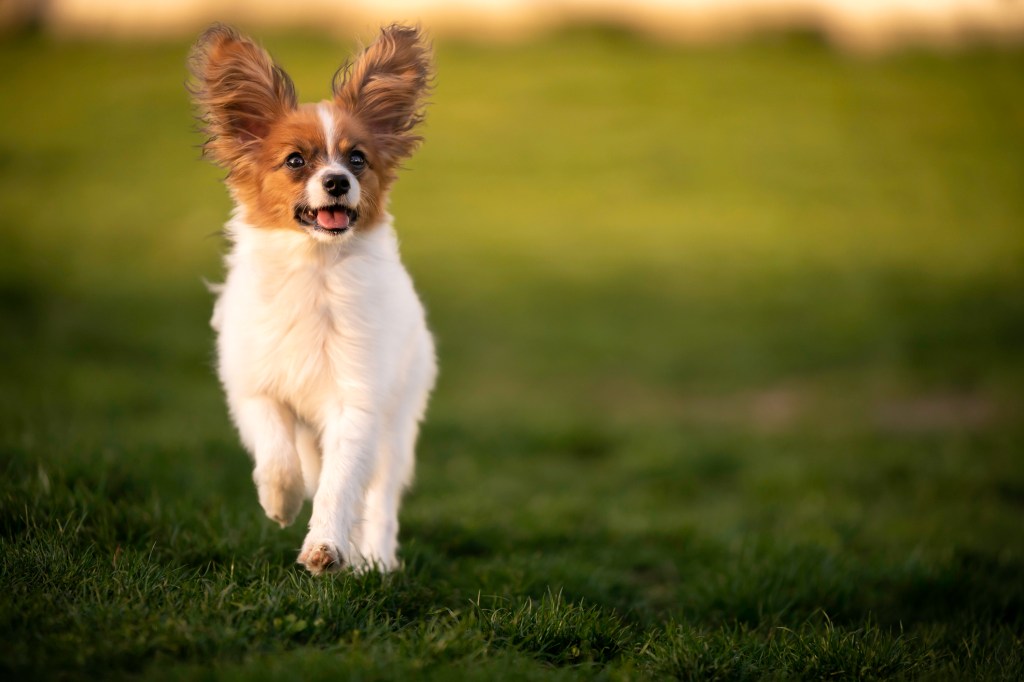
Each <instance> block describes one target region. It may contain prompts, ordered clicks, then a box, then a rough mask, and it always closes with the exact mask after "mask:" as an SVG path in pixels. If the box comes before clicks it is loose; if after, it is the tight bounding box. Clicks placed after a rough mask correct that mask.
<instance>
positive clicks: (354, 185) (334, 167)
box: [306, 102, 361, 207]
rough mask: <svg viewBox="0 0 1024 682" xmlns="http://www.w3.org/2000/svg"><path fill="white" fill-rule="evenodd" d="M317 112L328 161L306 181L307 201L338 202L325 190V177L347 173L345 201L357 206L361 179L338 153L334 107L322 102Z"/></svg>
mask: <svg viewBox="0 0 1024 682" xmlns="http://www.w3.org/2000/svg"><path fill="white" fill-rule="evenodd" d="M316 113H317V115H318V116H319V117H320V124H321V125H322V126H323V128H324V139H325V140H326V141H327V163H325V164H324V165H323V166H322V167H321V168H320V169H319V170H318V171H317V172H315V173H314V174H313V175H312V176H311V177H310V178H309V180H307V181H306V203H307V204H309V205H310V206H313V207H318V206H326V205H328V204H333V203H336V201H337V198H335V197H332V196H330V195H328V194H327V192H326V191H325V190H324V185H323V183H324V177H325V176H327V175H345V176H347V177H348V181H349V190H348V192H347V193H346V194H345V196H344V201H345V203H347V204H348V205H349V206H352V207H356V206H358V205H359V199H360V196H361V192H360V187H359V181H358V180H357V179H356V176H355V175H353V174H352V172H351V171H350V170H349V169H348V168H346V167H345V166H344V165H343V163H342V161H341V158H340V157H339V155H338V128H337V121H336V120H335V118H334V107H333V105H332V104H331V103H330V102H321V103H320V104H318V105H317V107H316Z"/></svg>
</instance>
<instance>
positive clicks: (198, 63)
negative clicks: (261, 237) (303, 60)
mask: <svg viewBox="0 0 1024 682" xmlns="http://www.w3.org/2000/svg"><path fill="white" fill-rule="evenodd" d="M190 64H191V70H192V74H193V77H194V81H193V83H192V84H191V87H190V89H191V92H192V95H193V97H194V99H195V102H196V105H197V107H198V109H199V114H200V120H201V122H202V125H203V129H204V131H205V132H206V133H207V134H208V136H209V139H208V140H207V141H206V143H205V144H204V146H203V149H204V153H205V154H206V155H208V156H209V157H210V158H212V159H213V160H214V161H215V162H216V163H218V164H219V165H221V166H223V167H225V168H227V169H228V171H229V174H228V178H227V184H228V186H229V187H230V189H231V191H232V194H233V196H234V198H235V200H236V201H237V202H238V203H239V205H240V206H241V207H242V209H243V211H244V217H245V219H246V220H247V221H248V222H249V223H250V224H252V225H254V226H256V227H261V228H266V229H287V230H301V231H304V232H305V233H307V234H308V235H310V237H312V238H314V239H317V240H319V241H329V242H333V241H337V240H339V239H342V238H344V236H345V235H349V234H351V233H353V232H355V231H357V230H360V229H368V228H370V227H372V226H373V225H375V224H376V223H377V222H378V220H379V218H380V217H381V213H382V211H383V210H384V208H385V204H386V200H387V193H388V189H389V188H390V186H391V183H392V182H393V181H394V179H395V174H396V172H397V170H398V166H399V164H400V163H401V161H402V160H403V159H405V158H407V157H408V156H409V155H410V154H411V153H412V152H413V151H414V149H415V148H416V145H417V144H418V143H419V141H420V137H419V136H418V135H416V134H415V133H414V129H415V127H416V126H417V125H418V124H419V123H420V121H421V120H422V118H423V114H422V106H423V100H424V98H425V96H426V93H427V90H428V87H429V81H430V52H429V49H428V48H427V46H426V45H425V44H424V43H423V40H422V38H421V36H420V33H419V31H417V30H416V29H411V28H404V27H398V26H391V27H388V28H385V29H383V30H382V31H381V35H380V36H379V37H378V39H377V41H376V42H374V43H373V44H372V45H371V46H370V47H369V48H367V49H366V50H364V51H363V52H362V54H361V55H359V57H358V58H357V59H356V61H355V62H354V63H353V64H352V65H351V66H349V67H348V68H346V69H343V70H340V71H339V72H338V73H337V74H336V75H335V78H334V83H333V92H334V97H333V99H332V100H329V101H324V102H320V103H318V104H305V105H299V104H298V103H297V98H296V95H295V88H294V86H293V85H292V82H291V79H289V78H288V76H287V74H285V73H284V71H282V70H281V69H280V68H279V67H278V66H276V65H275V64H274V63H273V61H272V60H271V59H270V56H269V55H267V53H266V52H265V51H264V50H263V49H262V48H260V47H258V46H257V45H256V44H255V43H253V42H252V41H251V40H249V39H247V38H244V37H242V36H240V35H239V34H238V33H236V32H235V31H234V30H233V29H230V28H228V27H225V26H219V25H218V26H214V27H212V28H211V29H209V30H208V31H207V32H206V33H204V34H203V35H202V36H201V37H200V39H199V41H198V42H197V43H196V46H195V47H194V48H193V51H192V56H191V58H190Z"/></svg>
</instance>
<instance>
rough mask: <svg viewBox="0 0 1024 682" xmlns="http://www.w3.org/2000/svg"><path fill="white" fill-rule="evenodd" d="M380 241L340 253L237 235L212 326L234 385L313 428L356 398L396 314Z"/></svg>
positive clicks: (288, 239)
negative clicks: (385, 319)
mask: <svg viewBox="0 0 1024 682" xmlns="http://www.w3.org/2000/svg"><path fill="white" fill-rule="evenodd" d="M381 229H386V230H388V231H390V227H387V228H381ZM382 236H387V235H371V236H369V237H368V238H367V239H366V240H364V242H363V244H362V245H361V246H362V248H361V249H359V250H355V251H352V252H344V253H342V252H338V251H337V250H331V249H324V248H322V247H320V246H319V245H317V244H315V243H311V242H310V241H309V240H308V239H305V238H304V237H303V236H302V235H298V237H299V239H295V238H293V236H292V235H290V234H288V233H283V234H274V233H266V232H261V231H254V230H243V231H238V232H237V233H236V243H235V248H234V249H233V250H232V252H231V254H230V255H229V257H228V267H229V272H228V278H227V281H226V282H225V284H224V287H223V289H222V291H221V295H220V297H219V299H218V302H217V306H216V309H215V312H214V319H213V324H214V327H215V328H216V329H217V330H218V331H219V339H218V346H219V356H220V365H221V374H222V375H223V376H224V378H225V379H228V378H229V377H230V380H229V381H227V382H226V383H234V380H236V379H238V380H241V382H242V383H243V384H244V385H245V388H246V390H249V391H252V392H253V393H254V394H260V395H268V396H273V397H275V398H276V399H278V400H280V401H281V402H283V403H285V404H287V405H289V406H290V407H291V408H292V409H293V410H294V411H295V413H296V414H297V415H298V416H299V417H300V418H302V419H303V420H305V421H307V422H310V423H317V422H319V421H320V416H321V411H322V410H323V409H325V408H336V407H339V405H338V403H339V402H340V401H344V400H345V398H346V396H347V395H351V394H352V393H353V392H358V391H359V389H360V388H361V387H360V385H359V384H360V383H362V382H363V380H364V379H365V378H366V376H367V373H368V372H372V371H373V369H374V368H373V367H372V366H367V365H372V362H370V359H371V358H372V356H373V355H375V354H376V352H375V351H379V350H381V349H379V348H377V349H375V348H374V346H376V345H378V344H380V343H381V342H382V340H381V339H379V338H377V337H378V335H377V334H376V333H375V332H376V330H377V329H378V328H379V327H380V325H379V324H378V323H379V319H378V318H379V316H380V315H382V314H385V315H386V314H387V311H388V309H389V307H390V306H389V299H390V298H391V297H390V296H389V294H388V292H387V291H386V290H382V289H381V287H379V286H377V283H378V282H379V281H380V272H379V270H380V269H381V268H382V267H383V269H384V270H390V269H391V268H389V267H388V266H389V264H390V260H391V259H389V258H387V257H386V249H385V250H384V253H381V252H380V251H381V247H380V245H379V244H378V242H380V241H381V237H382ZM384 241H385V242H386V241H387V240H384ZM395 262H396V263H397V253H396V259H395ZM402 274H403V275H404V270H403V271H402ZM405 277H406V278H407V276H405ZM400 281H401V278H399V282H400ZM234 385H236V386H237V383H234Z"/></svg>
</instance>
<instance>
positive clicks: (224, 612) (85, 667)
mask: <svg viewBox="0 0 1024 682" xmlns="http://www.w3.org/2000/svg"><path fill="white" fill-rule="evenodd" d="M267 45H268V47H269V48H270V49H271V51H272V52H274V54H275V55H276V56H277V58H278V59H279V60H281V61H282V62H283V63H284V65H285V66H286V68H288V69H289V70H290V71H291V73H292V75H293V76H294V78H295V80H296V82H297V85H298V87H299V91H300V94H301V95H303V97H304V99H319V98H322V97H325V96H326V95H327V93H328V79H329V77H330V75H331V73H332V72H333V69H334V68H335V66H336V65H337V64H338V63H339V62H340V61H341V60H342V58H343V57H344V56H345V54H346V53H347V50H348V46H347V45H339V44H337V43H332V42H330V41H328V40H326V39H323V38H314V39H309V38H304V39H301V40H300V39H299V37H298V36H278V37H276V38H273V37H272V39H268V40H267ZM186 51H187V45H186V44H184V43H175V44H163V45H141V44H140V45H126V44H121V45H108V44H96V43H56V42H52V41H50V40H48V39H44V38H41V37H25V38H13V39H12V38H8V39H6V42H3V43H0V64H2V65H3V66H2V68H0V92H2V93H3V106H2V107H0V209H2V210H0V471H2V474H0V673H2V674H3V676H4V678H5V679H29V678H59V679H76V678H103V679H110V678H131V677H137V678H145V679H147V680H162V679H169V680H178V679H213V678H226V679H240V680H241V679H245V680H250V679H295V678H296V677H297V676H298V674H299V673H301V674H302V675H303V676H305V677H316V678H328V677H330V678H332V679H364V680H370V679H398V678H404V677H407V676H410V675H413V674H415V675H419V676H422V677H426V678H434V679H451V678H466V679H480V680H492V679H533V678H550V679H575V678H599V679H633V678H672V677H677V678H684V679H702V680H703V679H760V678H779V679H792V678H816V679H817V678H841V679H875V678H901V679H905V678H949V677H957V678H973V679H977V678H984V679H1000V678H1002V679H1007V680H1019V679H1021V678H1022V677H1024V395H1022V392H1021V387H1022V386H1024V76H1022V74H1024V51H1022V50H1020V49H1014V50H1003V51H999V50H981V49H978V50H973V51H969V52H965V53H962V54H958V55H953V56H950V55H933V54H923V53H905V54H899V55H893V56H889V57H885V58H880V59H874V60H863V59H851V58H847V57H843V56H841V55H838V54H835V53H834V52H832V51H830V50H829V49H827V48H825V47H823V46H821V45H820V44H818V43H816V42H815V41H813V40H809V39H803V38H796V37H790V38H776V39H763V40H760V41H756V42H752V43H748V44H745V45H739V46H731V47H721V48H714V49H703V50H694V49H681V48H679V49H677V48H668V47H664V46H655V45H649V44H646V43H644V42H642V41H639V40H636V39H633V38H630V37H628V36H622V35H618V34H615V33H612V32H604V31H596V30H589V31H570V32H566V33H564V34H562V35H559V36H557V37H549V38H546V39H543V40H541V41H539V42H535V43H531V44H527V45H521V46H505V47H482V46H473V45H467V44H458V43H453V42H443V41H442V42H441V43H440V44H439V46H438V52H439V54H438V69H439V80H438V86H437V90H436V93H435V96H434V98H433V105H432V108H431V110H430V116H429V121H428V125H427V129H426V138H427V142H426V145H425V146H424V148H423V149H422V151H421V152H420V153H419V155H418V156H416V157H415V158H414V159H413V161H412V162H411V163H410V164H409V170H408V172H406V173H405V174H404V176H403V177H402V178H401V180H400V181H399V184H398V186H397V188H396V191H395V195H394V197H393V212H394V213H395V214H396V216H397V225H398V229H399V232H400V235H401V237H402V240H403V250H404V256H405V259H406V262H407V264H408V266H409V268H410V270H411V271H412V274H413V276H414V278H415V279H416V281H417V283H418V285H419V289H420V291H421V293H422V295H423V298H424V300H425V302H426V304H427V308H428V310H429V312H430V316H431V324H432V327H433V328H434V330H435V332H436V335H437V337H438V346H439V352H440V361H441V381H440V383H439V386H438V389H437V392H436V394H435V397H434V401H433V403H432V407H431V411H430V414H429V417H428V421H427V423H426V425H425V427H424V431H423V436H422V439H421V443H420V448H419V464H418V479H417V483H416V485H415V488H414V489H413V490H412V492H411V493H410V494H409V496H408V497H407V500H406V504H405V506H404V508H403V511H402V522H403V526H402V540H403V548H402V552H401V556H402V559H403V561H404V564H405V568H404V570H403V571H401V572H399V573H397V574H394V575H390V576H386V577H381V576H379V575H368V576H361V577H353V576H349V575H341V576H336V577H331V578H327V579H315V578H312V577H310V576H309V575H307V574H306V573H304V572H303V571H302V570H300V567H298V566H297V565H295V564H294V563H293V562H294V560H295V555H296V553H297V548H298V547H299V545H300V543H301V540H302V537H303V527H304V524H305V520H306V518H307V516H308V509H307V511H306V512H305V514H304V516H303V517H300V522H299V523H297V524H296V525H295V526H294V527H292V528H289V529H287V530H286V531H280V530H278V529H277V527H276V525H275V524H273V523H271V522H270V521H268V520H267V519H265V518H264V517H263V514H262V511H261V510H260V508H259V505H258V503H257V500H256V495H255V491H254V489H253V486H252V484H251V482H250V465H249V463H248V459H247V456H246V455H245V453H244V451H243V450H242V448H241V446H240V444H239V443H238V440H237V438H236V435H235V433H234V432H233V429H232V427H231V425H230V423H229V421H228V417H227V414H226V410H225V408H224V406H223V402H222V398H221V394H220V390H219V387H218V385H217V382H216V380H215V377H214V373H213V370H212V332H211V330H210V329H209V326H208V323H207V320H208V318H209V315H210V308H211V300H210V296H209V294H207V292H206V290H205V288H204V286H203V283H202V279H203V278H206V279H208V280H213V281H216V280H218V278H219V277H221V274H222V269H221V265H220V262H219V259H220V254H221V253H222V252H223V248H224V245H223V242H222V240H221V238H220V237H219V229H220V225H222V224H223V222H224V220H225V218H226V216H227V214H228V211H229V208H230V206H229V203H228V200H227V197H226V194H225V192H224V190H223V188H222V186H221V185H220V184H219V178H220V172H219V171H218V170H216V169H214V168H212V167H209V166H207V165H204V164H202V163H201V162H200V161H199V160H198V151H197V148H196V145H197V144H198V142H199V136H198V135H197V134H195V133H194V132H193V131H192V123H191V119H190V111H189V105H188V102H187V100H186V97H185V94H184V91H183V88H182V82H183V80H184V76H185V73H184V59H185V54H186Z"/></svg>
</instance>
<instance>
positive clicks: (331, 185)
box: [324, 175, 349, 197]
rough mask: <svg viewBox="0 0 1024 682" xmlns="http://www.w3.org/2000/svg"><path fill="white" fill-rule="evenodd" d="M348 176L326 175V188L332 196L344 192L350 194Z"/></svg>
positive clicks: (337, 195) (338, 195)
mask: <svg viewBox="0 0 1024 682" xmlns="http://www.w3.org/2000/svg"><path fill="white" fill-rule="evenodd" d="M348 188H349V184H348V176H347V175H327V176H325V177H324V189H325V190H327V193H328V194H330V195H331V196H332V197H340V196H341V195H342V194H348Z"/></svg>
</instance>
